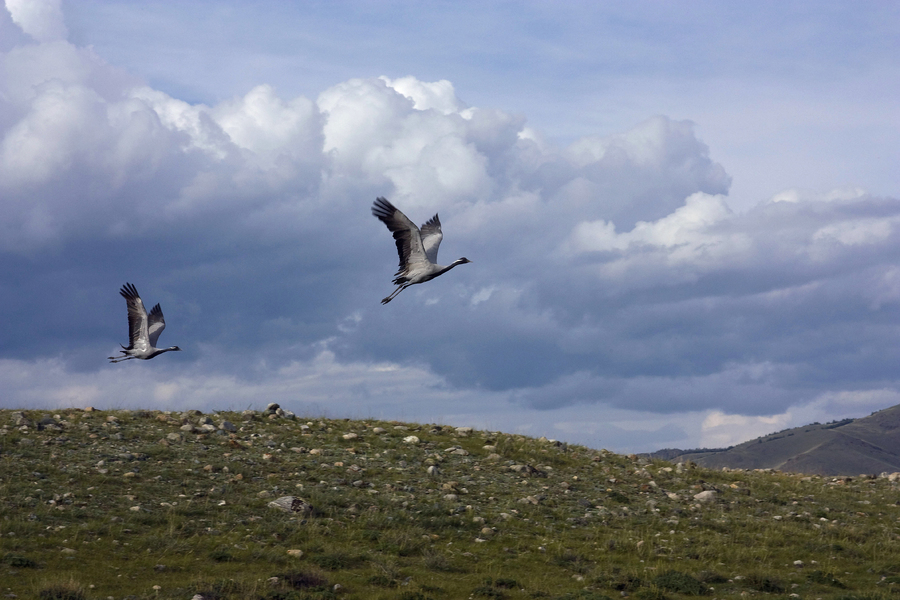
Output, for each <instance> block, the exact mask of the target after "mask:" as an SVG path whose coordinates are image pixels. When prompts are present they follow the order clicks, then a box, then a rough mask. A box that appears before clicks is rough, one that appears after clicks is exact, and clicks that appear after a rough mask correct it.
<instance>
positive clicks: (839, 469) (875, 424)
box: [651, 406, 900, 475]
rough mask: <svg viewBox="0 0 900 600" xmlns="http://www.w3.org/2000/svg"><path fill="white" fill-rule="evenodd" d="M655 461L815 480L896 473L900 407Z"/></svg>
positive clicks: (899, 457)
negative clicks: (810, 476) (774, 472)
mask: <svg viewBox="0 0 900 600" xmlns="http://www.w3.org/2000/svg"><path fill="white" fill-rule="evenodd" d="M651 456H652V457H654V458H665V459H666V460H672V461H676V462H678V461H683V460H691V461H694V462H696V463H698V464H701V465H703V466H706V467H710V468H722V467H729V468H741V469H779V470H782V471H790V472H793V473H813V474H818V475H858V474H860V473H883V472H887V473H892V472H897V471H900V406H892V407H890V408H887V409H884V410H881V411H878V412H875V413H872V414H871V415H869V416H868V417H864V418H861V419H844V420H843V421H837V422H835V423H826V424H824V425H822V424H820V423H814V424H812V425H804V426H803V427H794V428H793V429H786V430H784V431H779V432H778V433H773V434H771V435H766V436H763V437H760V438H756V439H754V440H750V441H749V442H744V443H743V444H739V445H737V446H733V447H731V448H727V449H714V450H707V449H703V450H687V451H685V450H674V449H668V450H661V451H659V452H654V453H653V454H652V455H651Z"/></svg>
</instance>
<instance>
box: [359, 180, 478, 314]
mask: <svg viewBox="0 0 900 600" xmlns="http://www.w3.org/2000/svg"><path fill="white" fill-rule="evenodd" d="M372 214H373V215H375V216H376V217H378V219H379V220H380V221H381V222H382V223H384V224H385V225H387V228H388V229H389V230H390V231H391V232H392V233H393V234H394V240H395V242H396V244H397V254H399V255H400V270H398V271H397V272H396V273H395V274H394V276H395V277H396V278H395V279H394V285H399V286H400V287H398V288H397V289H395V290H394V292H393V293H392V294H391V295H390V296H388V297H387V298H385V299H384V300H382V301H381V303H382V304H387V303H388V302H390V301H391V300H393V299H394V296H396V295H397V294H399V293H400V292H402V291H403V290H405V289H406V288H408V287H409V286H411V285H415V284H417V283H425V282H426V281H431V280H432V279H434V278H435V277H437V276H438V275H442V274H444V273H446V272H447V271H449V270H450V269H452V268H453V267H455V266H456V265H462V264H465V263H468V262H472V261H470V260H469V259H468V258H458V259H456V260H454V261H453V262H452V263H450V264H449V265H447V266H446V267H442V266H441V265H438V264H437V254H438V248H440V246H441V240H442V239H444V234H443V233H442V232H441V220H440V219H439V218H438V216H437V215H434V216H433V217H431V219H429V220H428V221H427V222H426V223H425V224H424V225H422V227H421V229H420V228H419V227H416V225H415V223H413V222H412V221H410V220H409V218H407V216H406V215H404V214H403V213H402V212H400V210H399V209H397V208H396V207H395V206H394V205H393V204H391V203H390V202H388V201H387V200H386V199H384V198H380V197H379V198H377V199H376V200H375V203H374V204H373V205H372Z"/></svg>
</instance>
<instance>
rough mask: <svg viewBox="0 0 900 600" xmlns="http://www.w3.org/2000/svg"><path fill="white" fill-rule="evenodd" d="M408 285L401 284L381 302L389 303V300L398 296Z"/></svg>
mask: <svg viewBox="0 0 900 600" xmlns="http://www.w3.org/2000/svg"><path fill="white" fill-rule="evenodd" d="M407 287H408V284H406V285H401V286H400V287H398V288H397V289H396V290H394V292H393V293H392V294H391V295H390V296H388V297H387V298H385V299H384V300H382V301H381V303H382V304H387V303H388V302H390V301H391V300H393V299H394V296H396V295H397V294H399V293H400V292H402V291H403V290H405V289H406V288H407Z"/></svg>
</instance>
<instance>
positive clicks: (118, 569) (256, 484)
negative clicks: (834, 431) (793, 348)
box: [0, 405, 900, 600]
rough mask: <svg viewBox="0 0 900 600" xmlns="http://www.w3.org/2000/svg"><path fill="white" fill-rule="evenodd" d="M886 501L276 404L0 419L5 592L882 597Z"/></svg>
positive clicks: (850, 484)
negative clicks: (236, 409) (310, 413)
mask: <svg viewBox="0 0 900 600" xmlns="http://www.w3.org/2000/svg"><path fill="white" fill-rule="evenodd" d="M898 486H900V483H898V481H897V475H896V474H895V475H888V474H884V476H882V477H875V478H870V477H856V478H851V477H841V478H829V477H818V476H802V475H792V474H786V473H779V472H773V471H736V470H715V471H714V470H707V469H702V468H698V467H696V466H691V465H688V466H684V465H673V464H670V463H666V462H664V461H651V460H648V459H642V458H639V457H636V456H631V457H628V456H621V455H617V454H614V453H612V452H608V451H605V450H595V449H589V448H584V447H575V446H567V445H566V444H563V443H559V442H555V441H553V440H546V439H543V438H542V439H531V438H526V437H524V436H518V435H508V434H503V433H500V432H486V431H473V430H472V429H470V428H454V427H446V426H440V425H415V424H405V423H395V422H382V421H372V420H369V421H351V420H329V419H319V418H309V417H298V416H296V415H293V414H291V413H290V412H286V411H283V410H281V409H280V408H278V407H277V406H274V405H272V406H270V407H269V409H268V410H266V411H262V412H253V411H245V412H244V413H233V412H221V413H214V414H201V413H200V412H199V411H185V412H180V413H169V412H156V411H96V410H91V409H85V410H80V409H79V410H75V409H66V410H59V411H55V412H45V411H0V595H2V596H3V597H7V598H17V597H18V598H70V599H94V598H99V599H104V598H113V599H115V600H119V599H121V598H136V599H143V598H148V599H149V598H185V599H190V598H197V597H198V596H199V597H202V598H205V599H206V600H212V599H214V598H216V599H226V598H242V599H243V598H264V599H268V600H275V599H279V600H282V599H283V600H288V599H292V598H294V599H300V598H366V599H369V598H373V599H378V598H404V599H406V600H416V599H422V600H424V599H426V598H433V599H435V600H438V599H442V598H470V597H471V598H480V597H484V598H551V599H563V598H565V599H569V598H571V599H575V598H581V599H590V598H594V599H599V598H604V597H606V598H614V597H615V598H618V597H622V596H633V597H635V598H657V599H662V598H682V597H688V596H709V597H716V598H728V597H739V596H740V597H746V596H761V597H763V596H766V595H768V596H769V597H789V596H793V597H800V598H844V599H847V600H849V599H852V598H868V599H876V598H893V597H897V594H896V593H894V590H895V589H896V588H897V587H898V586H897V585H896V584H898V583H900V552H898V551H900V535H898V534H900V522H898V519H900V507H898V505H897V500H898V499H900V495H898V492H900V489H898ZM198 600H199V599H198Z"/></svg>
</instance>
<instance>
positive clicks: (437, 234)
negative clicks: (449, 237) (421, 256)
mask: <svg viewBox="0 0 900 600" xmlns="http://www.w3.org/2000/svg"><path fill="white" fill-rule="evenodd" d="M419 235H420V236H421V238H422V248H423V249H424V250H425V256H427V257H428V260H429V261H430V262H432V263H435V264H437V253H438V248H440V247H441V240H442V239H444V234H443V233H442V232H441V220H440V219H439V218H438V216H437V215H436V214H435V215H434V216H433V217H431V219H429V220H428V222H427V223H425V224H424V225H422V227H420V228H419Z"/></svg>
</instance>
